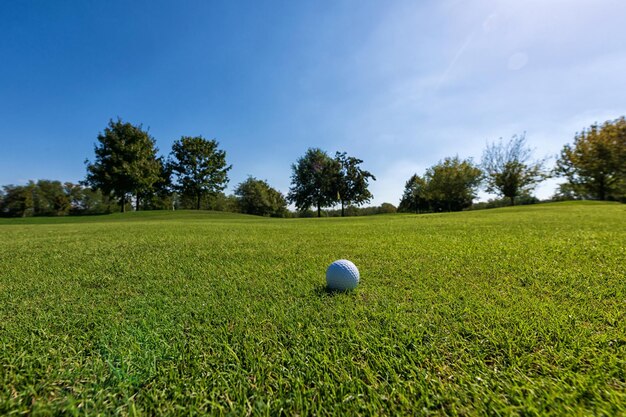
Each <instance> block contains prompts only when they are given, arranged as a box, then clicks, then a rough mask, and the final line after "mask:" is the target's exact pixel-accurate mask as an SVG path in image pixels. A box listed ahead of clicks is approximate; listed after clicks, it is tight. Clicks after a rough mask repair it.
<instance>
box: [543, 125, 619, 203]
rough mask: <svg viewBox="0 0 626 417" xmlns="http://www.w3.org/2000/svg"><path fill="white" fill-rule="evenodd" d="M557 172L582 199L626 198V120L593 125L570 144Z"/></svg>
mask: <svg viewBox="0 0 626 417" xmlns="http://www.w3.org/2000/svg"><path fill="white" fill-rule="evenodd" d="M555 171H556V173H557V174H558V175H560V176H563V177H565V178H566V179H567V181H568V182H569V184H570V185H571V187H572V190H573V191H574V192H575V193H576V194H577V195H578V196H581V197H584V196H590V197H591V198H594V199H598V200H620V199H621V200H623V199H626V119H625V118H624V116H622V117H620V118H619V119H616V120H613V121H607V122H605V123H604V124H602V125H601V126H599V125H597V124H593V125H591V127H589V129H583V131H582V132H581V133H577V134H576V136H575V138H574V144H573V146H572V145H569V144H566V145H565V146H564V147H563V149H562V150H561V155H560V158H559V159H558V160H557V167H556V170H555Z"/></svg>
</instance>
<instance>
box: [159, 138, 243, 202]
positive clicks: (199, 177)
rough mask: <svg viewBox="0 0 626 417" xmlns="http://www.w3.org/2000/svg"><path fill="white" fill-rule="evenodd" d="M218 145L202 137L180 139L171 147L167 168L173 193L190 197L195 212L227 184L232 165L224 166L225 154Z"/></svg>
mask: <svg viewBox="0 0 626 417" xmlns="http://www.w3.org/2000/svg"><path fill="white" fill-rule="evenodd" d="M218 145H219V143H218V142H217V141H216V140H215V139H212V140H207V139H204V138H203V137H202V136H196V137H191V136H183V137H181V138H180V140H177V141H175V142H174V144H173V145H172V153H171V154H170V162H169V167H170V170H171V172H172V174H174V176H175V177H176V181H175V183H174V189H175V190H176V191H178V192H180V193H181V194H182V196H183V197H191V196H193V197H194V199H195V202H196V210H200V204H201V202H202V197H203V196H205V195H214V194H216V193H218V192H220V191H223V190H224V188H226V184H227V183H228V171H229V170H230V169H231V168H232V165H226V152H225V151H223V150H220V149H218Z"/></svg>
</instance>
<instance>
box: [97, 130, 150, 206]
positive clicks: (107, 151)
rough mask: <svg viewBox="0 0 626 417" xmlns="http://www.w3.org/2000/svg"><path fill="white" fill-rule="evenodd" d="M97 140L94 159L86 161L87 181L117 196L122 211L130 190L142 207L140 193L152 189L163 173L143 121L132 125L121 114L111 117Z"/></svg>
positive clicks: (106, 192) (105, 192) (104, 191)
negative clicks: (118, 116) (123, 120)
mask: <svg viewBox="0 0 626 417" xmlns="http://www.w3.org/2000/svg"><path fill="white" fill-rule="evenodd" d="M98 142H99V143H98V144H96V145H95V146H94V148H95V149H94V150H95V154H96V158H95V161H94V162H93V163H91V162H89V161H88V160H87V161H85V163H86V164H87V178H86V180H85V184H87V185H90V186H91V187H92V188H93V189H100V190H102V191H103V193H104V194H112V195H114V196H115V197H117V198H118V199H119V204H120V210H121V211H122V212H124V211H125V207H126V201H127V198H128V196H129V195H130V194H134V195H135V197H136V199H137V207H139V199H140V196H141V195H142V194H145V193H147V192H149V191H150V190H151V189H152V186H153V185H154V184H155V183H156V182H157V181H158V179H159V175H160V167H159V163H158V161H157V158H156V153H157V151H158V149H157V148H156V147H155V140H154V138H152V137H151V136H150V135H149V134H148V132H147V131H144V130H143V129H142V126H141V125H139V126H133V125H132V124H130V123H124V122H122V120H121V119H119V118H118V119H117V121H115V122H114V121H113V120H110V121H109V125H108V126H107V127H106V128H105V129H104V133H101V134H99V135H98Z"/></svg>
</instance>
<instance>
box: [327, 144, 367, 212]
mask: <svg viewBox="0 0 626 417" xmlns="http://www.w3.org/2000/svg"><path fill="white" fill-rule="evenodd" d="M335 161H336V162H337V164H336V167H337V168H338V169H339V171H338V172H337V173H335V181H336V184H335V188H336V189H337V197H338V198H339V201H340V203H341V216H342V217H343V216H344V214H345V207H346V206H348V205H355V206H360V205H361V204H363V203H367V202H368V201H370V200H371V199H372V198H373V197H374V196H373V195H372V193H371V192H370V191H369V189H368V185H369V184H368V182H369V181H370V180H373V181H376V177H374V176H373V175H372V174H371V173H370V172H369V171H365V170H364V169H362V168H361V167H360V165H361V164H362V163H363V160H361V159H358V158H355V157H352V156H348V155H347V154H346V153H345V152H337V153H336V154H335Z"/></svg>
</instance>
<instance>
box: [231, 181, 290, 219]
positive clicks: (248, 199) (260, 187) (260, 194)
mask: <svg viewBox="0 0 626 417" xmlns="http://www.w3.org/2000/svg"><path fill="white" fill-rule="evenodd" d="M235 195H236V196H237V202H238V205H239V209H240V211H241V212H242V213H246V214H255V215H258V216H273V217H283V216H284V215H285V213H286V212H287V201H286V200H285V197H284V196H283V195H282V193H281V192H280V191H277V190H275V189H274V188H272V187H270V185H269V184H268V183H267V181H263V180H259V179H256V178H254V177H248V179H246V180H245V181H243V182H242V183H240V184H239V185H238V186H237V188H236V189H235Z"/></svg>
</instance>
